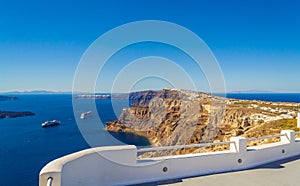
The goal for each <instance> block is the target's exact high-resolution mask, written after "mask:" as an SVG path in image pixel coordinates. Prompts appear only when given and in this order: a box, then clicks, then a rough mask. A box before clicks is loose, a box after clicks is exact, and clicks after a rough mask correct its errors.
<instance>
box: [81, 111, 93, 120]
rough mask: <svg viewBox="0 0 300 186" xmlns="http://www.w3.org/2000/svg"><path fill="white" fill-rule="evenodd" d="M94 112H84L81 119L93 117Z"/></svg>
mask: <svg viewBox="0 0 300 186" xmlns="http://www.w3.org/2000/svg"><path fill="white" fill-rule="evenodd" d="M92 115H93V114H92V111H87V112H84V113H82V114H81V115H80V118H81V119H84V118H87V117H91V116H92Z"/></svg>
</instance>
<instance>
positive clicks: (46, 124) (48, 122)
mask: <svg viewBox="0 0 300 186" xmlns="http://www.w3.org/2000/svg"><path fill="white" fill-rule="evenodd" d="M56 125H60V121H58V120H52V121H45V122H44V123H42V127H51V126H56Z"/></svg>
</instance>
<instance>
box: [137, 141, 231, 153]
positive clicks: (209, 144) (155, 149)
mask: <svg viewBox="0 0 300 186" xmlns="http://www.w3.org/2000/svg"><path fill="white" fill-rule="evenodd" d="M231 143H234V141H228V142H214V143H199V144H189V145H174V146H164V147H150V148H142V149H138V150H137V152H150V151H159V150H175V149H185V148H195V147H209V146H214V145H229V144H231Z"/></svg>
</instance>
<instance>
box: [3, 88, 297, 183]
mask: <svg viewBox="0 0 300 186" xmlns="http://www.w3.org/2000/svg"><path fill="white" fill-rule="evenodd" d="M16 96H17V97H18V98H19V100H14V101H1V102H0V110H3V111H31V112H34V113H35V114H36V115H35V116H28V117H21V118H7V119H0V185H1V186H2V185H4V186H10V185H13V186H16V185H26V186H30V185H33V186H35V185H38V176H39V172H40V170H41V169H42V167H43V166H45V165H46V164H47V163H48V162H50V161H52V160H54V159H56V158H59V157H61V156H64V155H67V154H70V153H73V152H76V151H79V150H83V149H86V148H89V147H90V146H89V144H88V143H87V142H86V141H85V139H84V138H83V137H82V135H81V133H80V130H79V129H78V126H77V124H76V120H75V117H79V116H80V113H81V112H85V111H87V110H86V109H85V101H86V100H84V99H83V100H79V102H82V103H80V104H82V110H77V111H76V112H75V114H74V113H73V108H72V96H71V95H16ZM227 97H229V98H238V99H250V100H254V99H255V100H265V101H286V102H299V103H300V94H228V95H227ZM96 105H97V110H98V113H99V115H100V117H101V120H102V123H105V122H106V121H110V120H114V119H116V118H117V116H116V115H115V114H114V112H113V109H112V106H111V101H110V100H96ZM116 105H117V106H116V110H117V113H120V112H121V110H122V108H123V107H128V102H126V101H124V100H116ZM52 119H57V120H60V121H61V122H62V124H61V125H60V126H56V127H51V128H42V127H41V123H42V122H44V121H46V120H52ZM83 122H85V123H84V125H85V124H86V130H85V131H86V133H87V134H88V135H91V136H93V135H94V136H95V135H97V137H98V138H97V139H98V141H97V146H107V145H121V144H124V143H123V142H126V143H128V144H135V145H147V140H145V139H144V138H141V137H138V136H134V135H124V134H114V136H115V137H117V138H118V139H119V140H121V141H123V142H121V141H119V140H116V139H115V137H113V136H112V135H111V134H110V133H108V132H106V131H105V130H103V128H104V126H103V125H102V124H101V123H99V124H97V125H96V126H97V127H95V125H94V124H95V122H97V121H96V120H95V119H94V118H93V117H91V118H87V119H86V120H84V121H83ZM92 124H93V125H92ZM90 126H92V127H90Z"/></svg>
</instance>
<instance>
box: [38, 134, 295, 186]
mask: <svg viewBox="0 0 300 186" xmlns="http://www.w3.org/2000/svg"><path fill="white" fill-rule="evenodd" d="M299 134H300V132H295V131H292V130H283V131H281V133H280V134H278V135H274V136H267V137H263V138H255V139H246V138H244V137H232V138H231V139H230V141H229V142H219V143H208V144H207V143H203V144H191V145H182V146H167V147H156V148H143V149H138V148H137V147H136V146H133V145H125V146H109V147H98V148H91V149H87V150H83V151H80V152H77V153H73V154H70V155H67V156H64V157H62V158H59V159H56V160H54V161H52V162H50V163H49V164H47V165H46V166H45V167H44V168H43V169H42V170H41V172H40V179H39V184H40V186H46V185H47V186H60V185H73V186H75V185H105V186H107V185H133V184H143V185H145V184H149V185H151V184H152V185H153V184H154V185H159V184H168V183H170V184H175V185H178V184H184V185H191V184H194V185H199V184H200V183H201V182H203V183H209V184H210V185H213V184H215V185H219V184H224V180H223V179H225V178H224V177H223V178H222V175H225V174H226V175H229V177H227V176H226V179H225V180H227V179H229V178H230V177H232V178H234V177H236V179H235V180H237V182H236V185H241V183H243V184H244V182H241V181H238V180H243V179H249V177H250V178H251V175H252V178H253V179H251V180H248V181H249V182H251V181H257V179H259V178H261V179H271V180H272V179H273V176H272V175H271V171H268V170H267V169H262V168H258V169H253V170H247V169H251V168H254V167H258V166H262V165H265V164H268V163H272V162H276V161H279V160H284V159H285V160H286V159H288V158H291V157H297V156H299V155H300V139H298V138H295V135H299ZM269 138H280V141H279V142H275V143H270V144H264V145H259V146H252V147H247V142H248V141H252V140H264V139H269ZM224 144H229V145H230V149H229V150H227V151H219V152H208V153H199V154H186V155H176V156H162V157H155V158H145V159H138V158H137V155H138V153H143V152H148V151H158V150H170V149H181V148H191V147H193V148H195V147H199V148H200V147H203V146H211V145H224ZM296 165H298V167H296V168H295V165H294V164H292V165H289V166H288V167H291V168H290V169H288V170H287V171H288V172H292V173H293V174H291V175H290V176H291V178H290V179H292V175H296V173H295V172H294V170H295V169H299V168H300V162H299V161H297V164H296ZM240 170H247V171H246V173H247V176H246V174H245V171H241V172H233V171H240ZM264 171H266V172H264ZM227 172H230V173H227ZM248 172H249V173H250V176H249V174H248ZM251 172H252V173H251ZM259 172H263V173H262V174H260V176H258V177H257V178H256V175H257V174H259ZM216 173H225V174H216ZM215 174H216V175H215ZM203 175H211V176H205V177H198V178H190V177H197V176H203ZM239 175H242V176H241V177H239ZM243 175H244V177H245V178H242V177H243ZM263 175H268V176H267V177H266V178H263ZM279 176H280V175H279ZM281 176H282V177H289V174H287V173H284V175H281ZM214 177H216V178H219V177H221V178H220V180H219V179H215V178H214ZM209 178H212V179H209ZM279 178H280V177H276V178H274V183H273V185H276V183H278V182H276V179H279ZM282 179H285V178H282ZM295 179H298V178H295ZM166 180H167V181H166ZM280 180H281V179H280ZM298 180H299V179H298ZM269 181H270V180H269ZM251 185H252V184H251Z"/></svg>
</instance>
